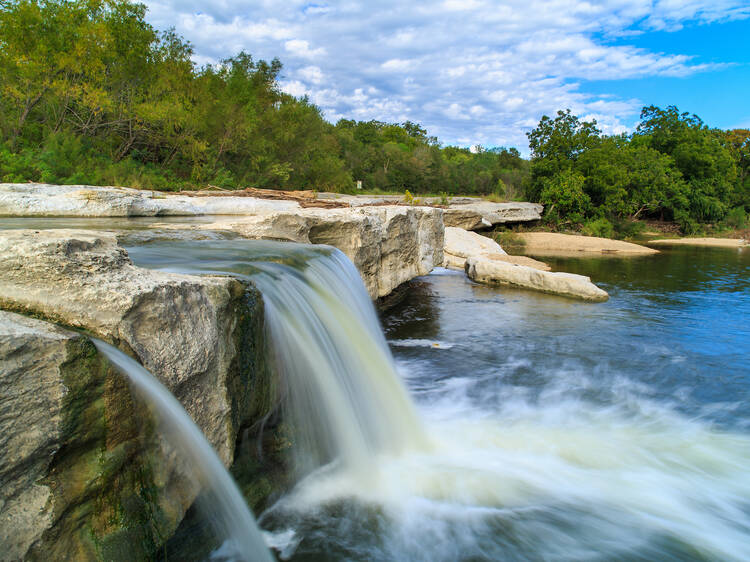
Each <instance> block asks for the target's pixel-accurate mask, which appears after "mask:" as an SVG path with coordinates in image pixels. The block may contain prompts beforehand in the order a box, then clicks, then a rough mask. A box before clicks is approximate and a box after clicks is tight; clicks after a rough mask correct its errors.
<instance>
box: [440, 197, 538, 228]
mask: <svg viewBox="0 0 750 562" xmlns="http://www.w3.org/2000/svg"><path fill="white" fill-rule="evenodd" d="M543 210H544V207H543V206H542V205H540V204H539V203H518V202H509V203H492V202H491V201H477V202H473V203H466V204H452V205H450V206H449V207H448V208H447V209H445V213H444V215H443V221H444V222H445V226H455V227H458V228H463V229H464V230H480V229H483V228H491V227H493V226H495V225H496V224H506V223H519V222H533V221H538V220H541V218H542V211H543Z"/></svg>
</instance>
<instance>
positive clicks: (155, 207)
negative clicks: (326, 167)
mask: <svg viewBox="0 0 750 562" xmlns="http://www.w3.org/2000/svg"><path fill="white" fill-rule="evenodd" d="M299 209H301V207H300V205H299V203H297V202H295V201H283V200H281V201H279V200H268V199H255V198H253V197H188V196H187V195H176V194H168V193H163V192H159V191H146V190H139V189H130V188H126V187H94V186H89V185H48V184H36V183H5V184H0V216H16V217H157V216H159V217H160V216H201V215H251V214H256V213H263V212H270V211H295V210H299Z"/></svg>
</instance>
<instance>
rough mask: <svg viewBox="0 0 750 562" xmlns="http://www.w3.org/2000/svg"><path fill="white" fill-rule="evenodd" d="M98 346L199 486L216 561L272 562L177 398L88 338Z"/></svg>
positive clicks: (223, 471) (221, 467)
mask: <svg viewBox="0 0 750 562" xmlns="http://www.w3.org/2000/svg"><path fill="white" fill-rule="evenodd" d="M92 341H93V342H94V345H95V346H96V348H97V349H98V350H99V351H100V352H101V353H102V354H103V355H105V356H106V357H107V359H109V361H110V362H111V363H112V365H114V366H115V367H116V368H117V369H118V370H119V371H121V372H122V373H123V374H124V375H126V376H127V377H128V379H129V380H130V382H131V383H132V384H133V385H134V386H135V388H136V389H137V391H138V393H139V394H140V395H141V396H142V397H143V399H144V400H145V401H146V403H147V404H148V406H149V407H150V409H151V410H152V411H153V412H154V414H155V415H156V416H157V419H158V422H159V430H160V432H161V434H162V435H163V436H164V437H165V438H166V439H167V442H168V443H169V444H170V445H171V446H173V447H174V448H175V450H176V451H177V453H178V454H179V455H180V456H181V460H183V461H185V462H186V463H187V465H188V466H189V467H190V475H191V476H192V477H195V478H196V479H197V481H198V482H199V483H200V485H201V488H202V492H201V496H200V501H201V505H200V509H201V513H202V514H203V515H204V517H206V518H207V519H208V520H209V522H210V524H211V525H212V526H213V527H214V532H215V536H216V537H217V538H218V540H220V541H223V545H222V547H221V548H220V549H218V550H217V551H216V553H215V554H214V557H213V558H215V559H221V560H237V561H247V562H271V560H272V557H271V554H270V553H269V551H268V548H267V547H266V545H265V543H264V542H263V538H262V536H261V534H260V532H259V531H258V527H257V525H256V524H255V520H254V519H253V516H252V514H251V513H250V510H249V509H248V507H247V504H246V503H245V499H244V498H243V497H242V494H241V493H240V491H239V489H238V488H237V485H236V484H235V483H234V480H232V477H231V476H230V475H229V472H227V470H226V468H224V465H223V464H222V463H221V461H220V460H219V457H217V456H216V453H215V452H214V450H213V449H212V448H211V445H209V443H208V441H206V438H205V437H204V436H203V433H201V430H200V429H198V426H196V425H195V423H193V420H192V419H190V416H189V415H188V413H187V412H186V411H185V410H184V409H183V407H182V406H181V405H180V403H179V402H178V401H177V399H176V398H175V397H174V396H173V395H172V393H171V392H169V390H167V389H166V388H165V387H164V386H163V385H162V384H161V383H160V382H159V381H158V380H157V379H156V378H155V377H154V376H153V375H152V374H151V373H149V372H148V371H147V370H146V369H144V368H143V367H142V366H141V365H140V364H139V363H138V362H136V361H135V360H133V359H131V358H130V357H128V356H127V355H125V354H124V353H123V352H122V351H120V350H119V349H117V348H115V347H113V346H111V345H109V344H107V343H104V342H103V341H100V340H97V339H95V338H92Z"/></svg>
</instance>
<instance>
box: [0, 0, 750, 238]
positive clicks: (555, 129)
mask: <svg viewBox="0 0 750 562" xmlns="http://www.w3.org/2000/svg"><path fill="white" fill-rule="evenodd" d="M145 14H146V7H145V6H144V5H142V4H134V3H131V2H128V1H126V0H21V1H18V0H0V93H1V96H0V181H5V182H24V181H42V182H49V183H67V184H71V183H87V184H95V185H125V186H132V187H143V188H151V189H165V190H176V189H183V188H193V187H205V186H209V185H211V186H218V187H221V188H227V189H235V188H243V187H251V186H252V187H267V188H283V189H315V190H320V191H322V190H330V191H343V192H351V191H353V190H354V186H355V182H356V181H357V180H360V181H362V182H363V186H364V188H365V189H366V190H368V191H377V190H382V191H389V192H401V193H403V192H405V191H406V190H409V191H410V192H412V193H414V194H419V193H433V194H440V193H444V194H446V195H455V194H482V195H490V194H494V195H495V196H496V197H505V198H510V199H512V198H518V199H523V198H525V199H530V200H532V201H540V202H542V203H544V204H545V205H546V218H547V220H548V221H550V222H554V223H557V224H558V225H563V226H566V225H569V226H572V227H574V228H578V227H581V226H583V227H585V228H588V229H589V230H593V231H597V232H598V233H602V234H607V233H608V231H609V230H611V228H612V225H613V224H614V225H615V226H616V225H617V224H619V223H621V222H623V221H628V220H631V219H638V218H649V217H650V218H664V219H666V220H675V221H678V222H680V224H681V225H682V226H683V228H684V229H685V230H687V231H690V230H694V229H695V228H696V225H697V224H699V223H707V222H716V221H726V220H730V221H731V220H735V219H737V220H739V219H740V218H742V220H744V217H745V212H746V211H747V210H750V173H749V172H748V170H749V169H750V131H747V130H734V131H720V130H716V129H710V128H708V127H706V126H705V125H704V124H703V123H702V122H701V120H700V119H699V118H698V117H697V116H695V115H689V114H687V113H680V112H679V111H678V110H677V108H675V107H668V108H667V109H660V108H658V107H648V108H644V110H643V113H642V115H641V118H642V121H641V124H640V125H639V126H638V129H637V130H636V132H635V133H633V134H632V135H620V136H604V135H602V134H601V132H600V131H599V130H598V129H597V127H596V122H585V121H580V120H579V119H578V118H577V117H576V116H575V115H572V114H571V113H570V111H565V112H562V111H561V112H558V114H557V116H556V117H555V118H554V119H551V118H549V117H546V116H545V117H543V118H542V120H541V121H540V123H539V125H538V127H537V128H535V129H534V130H533V131H531V132H530V133H529V134H528V137H529V144H530V148H531V160H530V161H529V160H526V159H523V158H521V156H520V154H519V152H518V151H517V150H516V149H514V148H510V149H506V148H497V149H489V150H485V149H478V150H473V151H470V150H468V149H466V148H457V147H452V146H448V147H443V146H441V145H440V143H439V141H438V139H436V138H435V137H432V136H429V135H428V134H427V131H426V130H425V129H423V128H422V127H421V126H419V125H418V124H415V123H412V122H409V121H407V122H405V123H402V124H392V123H383V122H380V121H368V122H357V121H351V120H346V119H342V120H340V121H339V122H338V123H336V124H335V125H333V124H331V123H328V122H327V121H325V120H324V119H323V118H322V116H321V113H320V110H319V109H318V108H317V107H316V106H315V105H313V104H311V103H310V102H309V100H308V99H306V98H302V99H297V98H294V97H292V96H290V95H288V94H285V93H283V92H281V90H280V89H279V85H278V78H279V73H280V72H281V70H282V66H281V63H280V62H279V61H278V60H277V59H274V60H272V61H271V62H267V61H263V60H254V59H253V58H252V57H251V56H250V55H249V54H247V53H244V52H242V53H239V54H238V55H236V56H235V57H232V58H229V59H227V60H224V61H222V62H221V63H220V64H217V65H206V66H203V67H200V68H198V67H196V65H195V64H194V63H193V62H192V60H191V57H192V54H193V51H192V47H191V46H190V44H189V43H188V42H186V41H185V40H184V39H183V38H181V37H179V36H178V35H176V34H175V32H174V30H167V31H164V32H158V31H157V30H155V29H154V28H153V27H152V26H151V25H149V24H148V23H147V22H146V21H145Z"/></svg>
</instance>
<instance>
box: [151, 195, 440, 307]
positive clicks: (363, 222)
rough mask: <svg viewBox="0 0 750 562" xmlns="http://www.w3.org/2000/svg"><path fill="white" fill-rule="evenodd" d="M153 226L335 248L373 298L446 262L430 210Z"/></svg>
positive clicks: (303, 212) (294, 214)
mask: <svg viewBox="0 0 750 562" xmlns="http://www.w3.org/2000/svg"><path fill="white" fill-rule="evenodd" d="M153 226H154V228H169V229H177V230H180V229H187V228H190V229H195V230H203V231H207V230H224V231H230V232H234V233H236V234H239V235H240V236H242V237H244V238H250V239H262V240H281V241H290V242H300V243H305V244H327V245H329V246H334V247H336V248H338V249H339V250H341V251H342V252H344V253H345V254H346V255H347V256H348V257H349V259H351V260H352V262H353V263H354V265H355V266H356V267H357V269H358V270H359V272H360V275H361V276H362V280H363V281H364V283H365V287H367V291H368V292H369V293H370V296H371V297H372V298H373V299H375V298H378V297H382V296H385V295H388V294H389V293H390V292H391V291H393V290H394V289H395V288H396V287H398V286H399V285H401V284H402V283H404V282H406V281H409V280H410V279H413V278H414V277H418V276H420V275H426V274H428V273H429V272H430V271H432V269H433V267H436V266H439V265H441V264H442V263H443V215H442V210H441V209H435V208H431V207H406V206H395V205H388V206H377V207H356V208H345V209H299V210H296V211H278V212H263V213H258V214H256V215H254V216H248V217H241V218H240V217H238V218H222V219H220V220H217V221H214V222H212V223H208V224H191V225H182V224H177V225H175V224H163V225H160V224H155V225H153Z"/></svg>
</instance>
